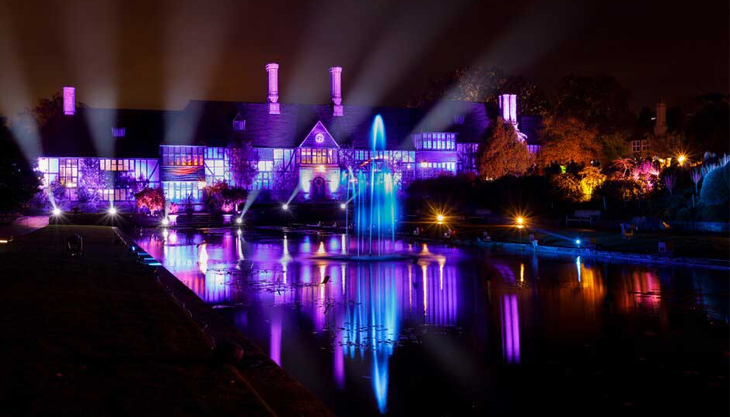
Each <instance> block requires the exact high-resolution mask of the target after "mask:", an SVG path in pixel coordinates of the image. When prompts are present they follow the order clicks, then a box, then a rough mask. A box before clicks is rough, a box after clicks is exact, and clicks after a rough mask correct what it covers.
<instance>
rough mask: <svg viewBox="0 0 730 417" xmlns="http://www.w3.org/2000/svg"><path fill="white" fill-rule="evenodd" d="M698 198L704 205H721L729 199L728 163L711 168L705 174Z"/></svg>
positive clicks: (729, 173) (729, 178)
mask: <svg viewBox="0 0 730 417" xmlns="http://www.w3.org/2000/svg"><path fill="white" fill-rule="evenodd" d="M700 200H701V201H702V203H703V204H706V205H721V204H726V203H727V202H728V201H730V163H726V164H725V165H723V166H720V167H717V168H715V169H713V170H712V171H710V172H709V173H708V174H707V175H706V176H705V179H704V180H703V181H702V190H700Z"/></svg>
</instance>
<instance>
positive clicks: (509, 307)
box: [502, 294, 520, 363]
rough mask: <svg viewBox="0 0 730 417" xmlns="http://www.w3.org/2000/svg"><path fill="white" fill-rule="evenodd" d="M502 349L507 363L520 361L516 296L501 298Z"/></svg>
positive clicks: (518, 318) (518, 317)
mask: <svg viewBox="0 0 730 417" xmlns="http://www.w3.org/2000/svg"><path fill="white" fill-rule="evenodd" d="M502 302H503V306H502V310H503V311H502V349H503V352H504V358H505V360H506V361H507V363H520V316H519V312H518V310H517V296H516V295H514V294H512V295H505V296H504V298H503V299H502Z"/></svg>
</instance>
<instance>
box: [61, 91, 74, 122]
mask: <svg viewBox="0 0 730 417" xmlns="http://www.w3.org/2000/svg"><path fill="white" fill-rule="evenodd" d="M63 114H65V115H66V116H73V115H74V114H76V88H75V87H69V86H66V87H63Z"/></svg>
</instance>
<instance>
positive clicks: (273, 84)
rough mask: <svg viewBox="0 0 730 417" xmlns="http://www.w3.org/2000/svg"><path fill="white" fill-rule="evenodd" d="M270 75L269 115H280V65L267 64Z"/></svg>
mask: <svg viewBox="0 0 730 417" xmlns="http://www.w3.org/2000/svg"><path fill="white" fill-rule="evenodd" d="M266 72H267V73H268V74H269V96H268V100H269V114H279V64H276V63H271V64H266Z"/></svg>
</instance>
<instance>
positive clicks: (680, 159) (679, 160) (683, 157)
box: [677, 155, 687, 165]
mask: <svg viewBox="0 0 730 417" xmlns="http://www.w3.org/2000/svg"><path fill="white" fill-rule="evenodd" d="M686 160H687V156H686V155H679V156H678V157H677V162H679V165H684V162H685V161H686Z"/></svg>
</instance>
